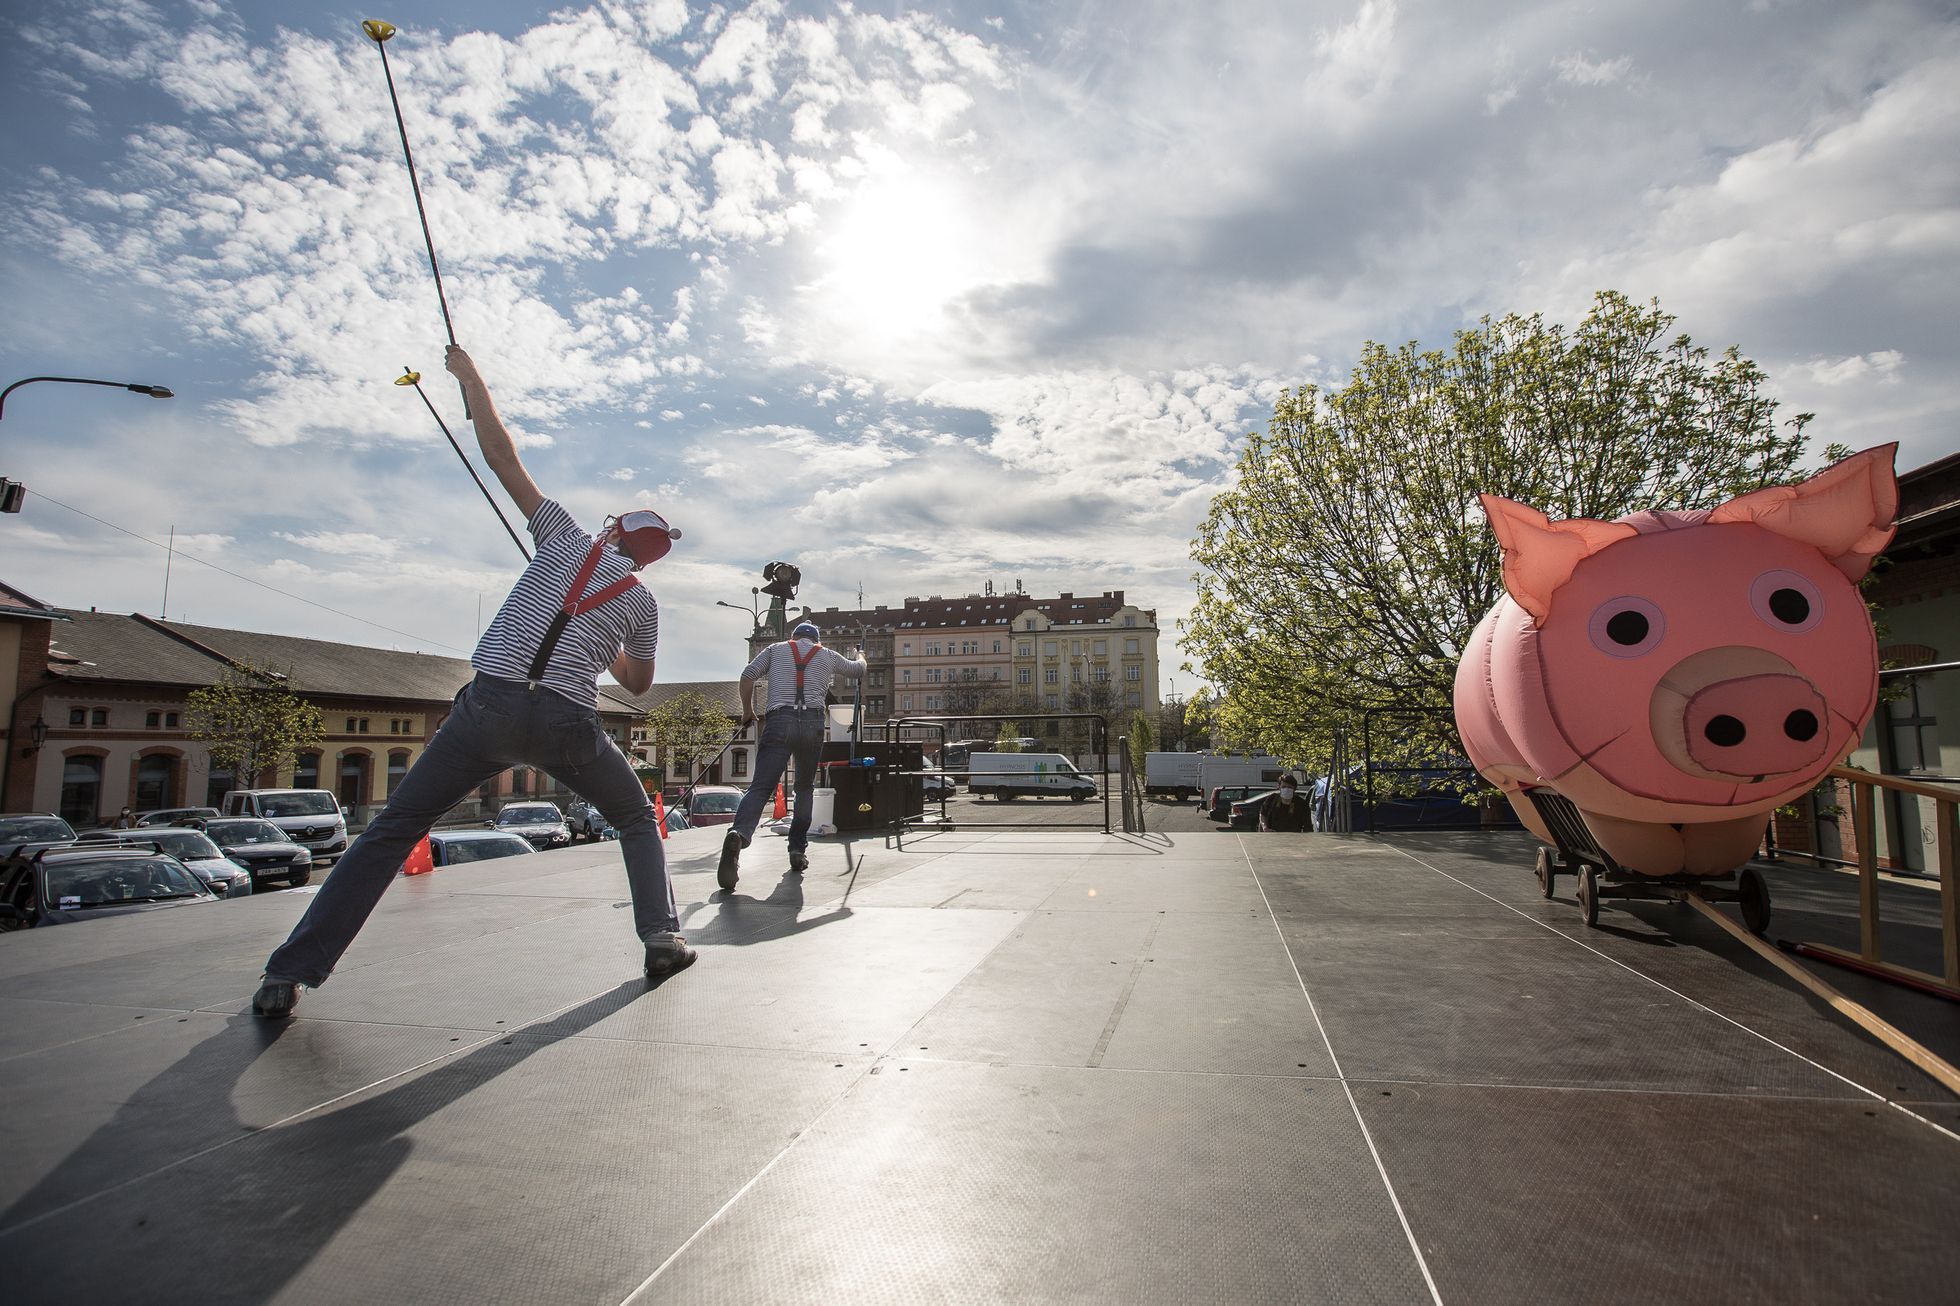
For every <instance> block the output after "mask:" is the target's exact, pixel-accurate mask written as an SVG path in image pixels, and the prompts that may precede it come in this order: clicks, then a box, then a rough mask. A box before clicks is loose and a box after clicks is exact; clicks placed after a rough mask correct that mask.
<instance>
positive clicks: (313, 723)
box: [184, 662, 325, 789]
mask: <svg viewBox="0 0 1960 1306" xmlns="http://www.w3.org/2000/svg"><path fill="white" fill-rule="evenodd" d="M284 680H285V677H284V676H282V675H279V674H277V673H275V672H271V671H267V670H262V669H260V668H258V667H255V666H253V665H252V664H251V663H249V662H239V663H236V664H234V665H233V667H232V669H231V670H230V671H228V672H226V673H225V675H224V678H223V679H221V680H219V681H218V683H217V684H215V685H208V686H205V687H203V688H199V689H193V690H192V691H191V692H190V694H189V695H188V696H186V698H185V708H186V711H185V714H184V721H185V726H186V729H187V730H188V731H189V732H190V736H191V738H193V739H196V740H200V741H202V742H203V743H204V745H205V746H206V747H207V748H208V749H209V750H210V753H211V767H212V769H213V770H216V771H230V772H231V773H232V776H233V783H234V784H236V785H237V786H238V787H239V788H241V789H245V788H250V787H251V786H252V785H255V784H257V783H258V778H259V776H260V775H261V774H263V773H264V772H267V771H271V772H272V773H273V774H274V775H277V774H278V773H279V772H281V771H287V770H290V769H291V768H292V765H293V761H294V759H295V758H297V757H298V755H299V752H300V750H301V749H303V748H311V747H313V746H314V745H316V744H318V743H319V742H320V736H321V735H322V734H324V733H325V723H324V722H322V721H321V719H320V709H319V708H317V707H315V706H313V704H311V703H309V702H307V701H306V700H305V699H303V698H301V697H300V696H299V695H297V694H295V693H293V692H292V691H291V690H289V689H287V688H285V686H284V684H283V681H284Z"/></svg>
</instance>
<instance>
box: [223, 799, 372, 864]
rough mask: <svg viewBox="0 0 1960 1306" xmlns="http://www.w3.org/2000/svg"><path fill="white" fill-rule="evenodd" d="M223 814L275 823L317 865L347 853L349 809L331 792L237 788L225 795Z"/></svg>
mask: <svg viewBox="0 0 1960 1306" xmlns="http://www.w3.org/2000/svg"><path fill="white" fill-rule="evenodd" d="M222 814H223V815H225V816H256V817H258V818H259V819H260V820H262V821H270V822H272V823H273V824H274V825H276V826H278V827H279V828H280V829H281V830H284V831H285V832H286V837H287V838H288V839H291V840H292V841H293V842H294V843H296V844H299V845H300V846H302V847H304V848H305V849H306V851H308V852H310V853H312V854H313V860H314V861H316V862H319V861H334V860H336V859H337V858H339V856H340V855H341V854H342V853H344V852H346V851H347V809H346V808H344V807H342V806H341V805H340V800H339V799H338V798H335V797H334V796H333V793H332V791H331V790H327V789H234V790H232V791H231V792H230V793H227V794H226V795H225V803H224V811H223V813H222Z"/></svg>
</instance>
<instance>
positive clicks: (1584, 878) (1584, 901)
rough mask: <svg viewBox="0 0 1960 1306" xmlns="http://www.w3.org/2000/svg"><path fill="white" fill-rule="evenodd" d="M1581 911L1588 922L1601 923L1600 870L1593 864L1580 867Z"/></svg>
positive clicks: (1590, 924) (1592, 924) (1591, 924)
mask: <svg viewBox="0 0 1960 1306" xmlns="http://www.w3.org/2000/svg"><path fill="white" fill-rule="evenodd" d="M1579 911H1580V912H1581V913H1582V914H1583V915H1584V916H1585V918H1586V924H1587V925H1588V926H1589V927H1590V926H1595V925H1598V924H1599V872H1598V871H1597V870H1595V869H1594V868H1593V867H1591V866H1582V867H1580V868H1579Z"/></svg>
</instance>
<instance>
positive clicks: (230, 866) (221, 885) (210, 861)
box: [82, 826, 252, 898]
mask: <svg viewBox="0 0 1960 1306" xmlns="http://www.w3.org/2000/svg"><path fill="white" fill-rule="evenodd" d="M97 843H112V844H116V845H118V846H120V847H123V848H136V849H141V850H144V851H150V850H154V851H156V852H160V853H168V854H169V855H170V856H172V857H175V858H176V859H177V860H178V861H180V862H182V863H183V864H184V866H185V867H186V868H187V869H188V870H189V871H190V872H191V873H192V874H193V875H195V876H197V878H198V879H199V880H202V881H203V882H204V887H205V888H207V889H209V890H210V891H211V892H212V893H215V894H217V895H218V896H219V897H220V898H247V897H250V896H251V893H252V873H251V872H250V871H248V870H246V869H245V868H244V867H243V866H240V865H239V864H238V863H237V862H234V861H232V860H231V858H229V857H227V856H225V854H224V850H223V849H222V848H219V847H218V845H217V844H215V843H212V842H211V839H210V837H209V836H208V835H206V834H205V833H204V832H203V831H202V830H182V829H176V828H173V827H170V826H164V827H162V828H160V829H158V828H152V829H148V830H91V831H90V832H89V833H87V834H85V835H83V836H82V844H83V845H88V844H97Z"/></svg>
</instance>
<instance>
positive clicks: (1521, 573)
mask: <svg viewBox="0 0 1960 1306" xmlns="http://www.w3.org/2000/svg"><path fill="white" fill-rule="evenodd" d="M1478 497H1479V498H1481V499H1482V500H1483V502H1484V515H1485V516H1487V517H1489V518H1490V528H1491V530H1492V531H1493V532H1495V533H1496V535H1497V546H1498V547H1499V548H1500V549H1502V550H1504V588H1505V590H1506V591H1508V592H1509V593H1510V595H1511V597H1512V598H1514V599H1516V600H1517V601H1518V606H1520V607H1522V608H1523V609H1524V610H1525V611H1526V612H1529V613H1530V614H1531V615H1532V616H1533V617H1535V618H1537V619H1538V620H1539V621H1543V620H1544V619H1545V618H1546V617H1548V616H1550V615H1551V611H1552V592H1553V591H1554V590H1556V589H1557V588H1558V587H1559V586H1561V585H1563V584H1565V582H1566V581H1568V580H1570V579H1571V578H1572V570H1573V568H1575V567H1577V566H1578V565H1579V564H1580V563H1581V562H1583V561H1584V560H1585V559H1586V558H1587V557H1589V556H1590V555H1592V554H1595V553H1598V552H1599V551H1600V550H1601V549H1603V548H1605V547H1606V546H1607V545H1609V544H1611V543H1613V542H1614V541H1615V540H1624V539H1626V538H1627V537H1628V536H1630V535H1635V534H1638V532H1637V531H1635V530H1634V529H1633V527H1631V526H1627V525H1624V524H1622V523H1620V522H1607V521H1592V520H1590V519H1589V518H1585V517H1574V518H1572V519H1571V520H1570V521H1553V520H1551V519H1550V518H1548V517H1547V516H1545V514H1544V513H1542V512H1539V511H1538V510H1537V509H1536V508H1527V507H1525V506H1524V505H1523V504H1521V503H1513V502H1511V500H1509V499H1501V498H1499V497H1498V496H1497V495H1494V494H1485V495H1480V496H1478Z"/></svg>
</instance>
